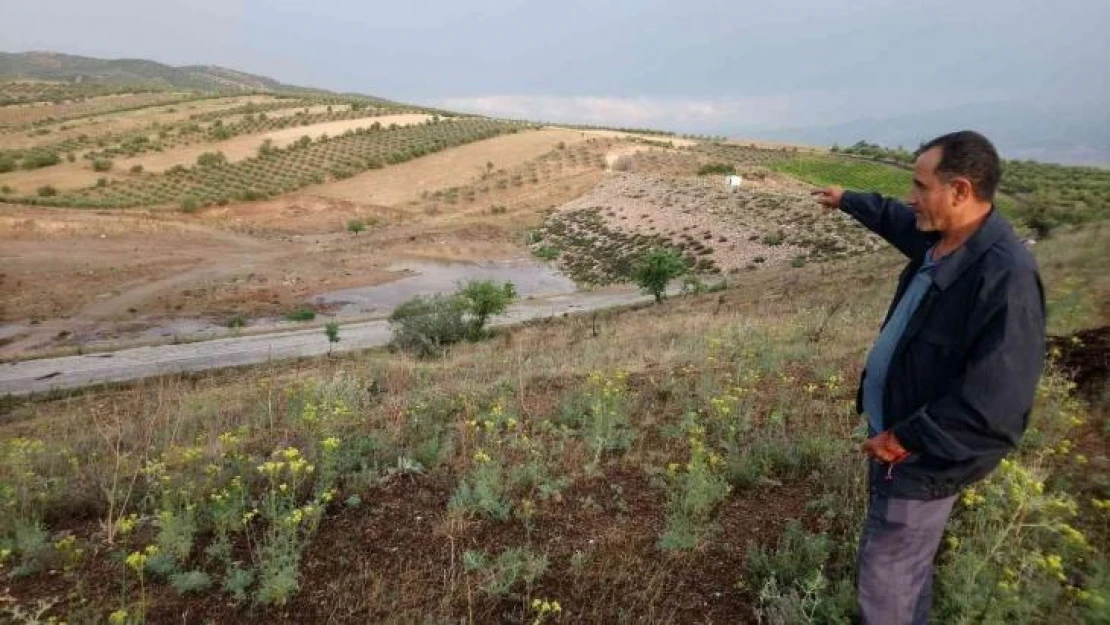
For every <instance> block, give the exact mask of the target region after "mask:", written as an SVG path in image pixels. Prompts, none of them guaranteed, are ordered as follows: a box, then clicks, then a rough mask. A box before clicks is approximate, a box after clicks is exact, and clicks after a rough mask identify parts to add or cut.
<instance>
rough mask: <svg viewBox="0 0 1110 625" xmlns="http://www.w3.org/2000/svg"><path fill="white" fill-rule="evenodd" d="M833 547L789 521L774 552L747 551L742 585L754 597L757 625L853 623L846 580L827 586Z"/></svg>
mask: <svg viewBox="0 0 1110 625" xmlns="http://www.w3.org/2000/svg"><path fill="white" fill-rule="evenodd" d="M835 546H836V545H835V542H834V541H833V540H832V539H830V538H829V537H828V536H826V535H825V534H810V533H809V532H806V531H805V529H803V528H802V526H801V524H800V523H798V521H796V520H791V521H789V522H787V525H786V532H785V533H784V534H783V537H782V538H781V539H780V541H779V544H778V546H777V547H776V548H774V549H773V550H772V549H767V548H765V547H762V546H754V547H752V548H751V549H749V551H748V558H747V579H746V580H745V582H744V583H745V585H747V586H748V587H749V588H751V589H752V590H754V591H755V592H756V593H757V595H758V600H759V604H758V617H759V621H760V622H765V623H843V624H844V625H848V624H849V623H852V622H853V620H852V619H853V618H854V611H855V592H854V588H853V587H852V584H851V580H850V579H848V578H847V577H844V578H840V579H838V580H837V581H836V582H835V583H832V582H830V581H829V577H827V575H826V566H827V565H828V563H829V561H830V558H832V556H833V553H834V549H835Z"/></svg>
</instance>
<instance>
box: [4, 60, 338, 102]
mask: <svg viewBox="0 0 1110 625" xmlns="http://www.w3.org/2000/svg"><path fill="white" fill-rule="evenodd" d="M0 80H45V81H60V82H93V83H104V84H109V85H120V86H129V87H132V86H142V87H146V88H158V87H160V88H167V89H179V90H188V91H220V92H224V91H231V92H235V91H282V92H303V93H319V92H323V90H319V89H308V88H304V87H295V86H293V85H287V84H284V83H281V82H279V81H277V80H274V79H273V78H267V77H265V76H258V75H255V74H248V73H246V72H240V71H237V70H233V69H227V68H224V67H219V66H216V65H188V66H182V67H173V66H170V65H164V64H162V63H157V62H155V61H148V60H143V59H96V58H90V57H84V56H76V55H72V54H62V53H59V52H20V53H10V52H0Z"/></svg>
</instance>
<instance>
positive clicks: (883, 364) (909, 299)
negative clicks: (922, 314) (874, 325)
mask: <svg viewBox="0 0 1110 625" xmlns="http://www.w3.org/2000/svg"><path fill="white" fill-rule="evenodd" d="M938 264H939V263H938V262H937V261H934V260H933V250H932V249H930V250H929V251H928V252H926V253H925V262H924V263H922V265H921V268H920V269H918V270H917V274H916V275H914V277H913V280H912V281H910V285H909V286H908V287H906V292H905V293H904V294H903V295H902V299H901V300H899V302H898V306H897V307H895V309H894V312H893V313H892V314H891V316H890V321H888V322H887V324H886V326H884V327H883V329H882V331H881V332H879V338H877V339H875V345H873V346H872V347H871V352H870V353H869V354H868V355H867V364H866V365H864V367H865V370H866V371H867V375H866V376H865V377H864V379H863V414H864V415H866V416H867V425H868V429H869V436H875V435H876V434H878V433H879V432H882V431H883V389H884V387H885V386H886V374H887V370H888V369H889V368H890V360H891V358H893V357H894V348H895V347H897V346H898V341H899V340H900V339H901V338H902V334H903V333H904V332H905V331H906V326H907V325H908V324H909V322H910V318H911V317H913V313H914V312H915V311H916V310H917V307H918V305H919V304H920V303H921V299H922V298H923V297H925V293H926V292H928V291H929V287H930V286H932V284H933V270H934V269H935V268H936V266H937V265H938Z"/></svg>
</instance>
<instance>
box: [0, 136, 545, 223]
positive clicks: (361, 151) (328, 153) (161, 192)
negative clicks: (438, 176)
mask: <svg viewBox="0 0 1110 625" xmlns="http://www.w3.org/2000/svg"><path fill="white" fill-rule="evenodd" d="M527 128H528V127H527V126H523V125H519V124H512V123H505V122H494V121H490V120H482V119H464V120H459V121H445V122H440V123H435V124H425V125H419V126H413V127H406V128H398V129H395V130H387V129H378V130H375V129H371V128H358V129H355V130H348V131H347V132H345V133H344V134H342V135H341V136H338V137H334V138H326V137H320V138H318V139H316V140H313V139H312V138H311V137H304V138H302V139H301V140H299V141H297V142H296V143H294V144H292V145H290V146H288V147H286V148H284V149H282V148H278V147H271V148H268V149H265V150H260V152H259V155H258V156H256V157H254V158H250V159H247V160H244V161H240V162H234V163H233V162H228V161H227V159H226V156H225V155H222V154H219V153H218V152H211V153H209V154H210V155H211V156H210V158H207V159H206V158H203V155H202V157H200V158H198V164H197V165H196V166H194V167H185V166H181V165H178V166H176V167H173V168H170V169H169V170H168V171H166V172H165V173H164V174H144V175H138V176H135V177H132V178H129V179H127V180H123V181H118V182H114V183H105V184H100V185H98V186H95V187H93V188H89V189H81V190H77V191H73V192H69V193H62V194H54V193H47V192H46V190H45V189H40V190H39V196H38V197H35V196H26V195H24V196H11V195H9V196H6V197H0V199H3V200H5V201H15V202H20V203H25V204H39V205H47V206H73V207H80V206H88V207H100V208H106V207H116V208H127V207H134V206H144V205H158V204H180V205H181V206H182V208H185V209H186V210H195V209H196V208H198V207H204V206H209V205H212V204H221V203H223V204H226V203H227V202H230V201H232V200H242V201H250V200H257V199H262V198H266V197H270V196H274V195H278V194H282V193H288V192H290V191H294V190H296V189H300V188H302V187H305V186H308V185H310V184H321V183H323V182H325V181H327V180H329V179H342V178H349V177H351V176H353V175H355V174H356V173H358V172H360V171H363V170H367V169H374V168H378V167H383V166H384V165H386V164H392V163H400V162H403V161H406V160H409V159H412V158H417V157H419V156H423V155H425V154H429V153H432V152H436V151H439V150H442V149H445V148H448V147H453V146H457V145H461V144H464V143H469V142H472V141H478V140H481V139H488V138H490V137H494V136H497V135H499V134H502V133H512V132H519V131H521V130H525V129H527ZM190 207H191V208H190Z"/></svg>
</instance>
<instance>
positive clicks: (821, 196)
mask: <svg viewBox="0 0 1110 625" xmlns="http://www.w3.org/2000/svg"><path fill="white" fill-rule="evenodd" d="M812 193H813V197H814V198H816V199H817V201H818V202H820V204H821V206H824V207H825V208H840V198H841V197H842V196H843V195H844V189H842V188H840V187H825V188H824V189H817V190H816V191H813V192H812Z"/></svg>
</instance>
